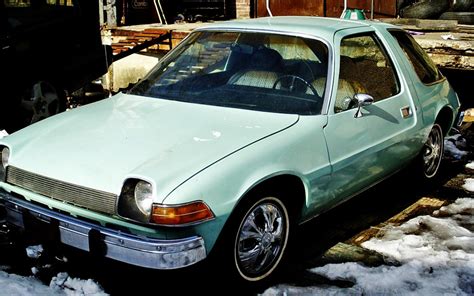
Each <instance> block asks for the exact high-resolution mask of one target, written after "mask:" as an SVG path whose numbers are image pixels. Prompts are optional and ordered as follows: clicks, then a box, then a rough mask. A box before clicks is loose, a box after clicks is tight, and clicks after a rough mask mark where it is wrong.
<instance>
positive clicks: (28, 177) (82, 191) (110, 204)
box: [6, 166, 117, 214]
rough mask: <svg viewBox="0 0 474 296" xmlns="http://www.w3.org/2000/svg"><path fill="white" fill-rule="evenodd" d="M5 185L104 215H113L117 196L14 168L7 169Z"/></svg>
mask: <svg viewBox="0 0 474 296" xmlns="http://www.w3.org/2000/svg"><path fill="white" fill-rule="evenodd" d="M6 181H7V183H9V184H12V185H16V186H18V187H21V188H24V189H27V190H30V191H32V192H35V193H38V194H41V195H44V196H47V197H50V198H54V199H57V200H61V201H65V202H68V203H71V204H73V205H76V206H79V207H83V208H86V209H89V210H93V211H99V212H102V213H106V214H115V210H116V209H115V205H116V200H117V196H116V195H115V194H112V193H108V192H104V191H100V190H95V189H90V188H86V187H82V186H78V185H74V184H71V183H67V182H63V181H59V180H55V179H51V178H48V177H44V176H41V175H38V174H34V173H31V172H28V171H25V170H22V169H19V168H16V167H12V166H8V167H7V179H6Z"/></svg>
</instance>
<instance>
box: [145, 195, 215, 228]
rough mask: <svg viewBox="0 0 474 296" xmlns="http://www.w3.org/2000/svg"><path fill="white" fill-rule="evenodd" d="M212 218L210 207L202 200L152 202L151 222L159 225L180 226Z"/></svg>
mask: <svg viewBox="0 0 474 296" xmlns="http://www.w3.org/2000/svg"><path fill="white" fill-rule="evenodd" d="M213 218H214V214H213V213H212V211H211V209H209V207H208V206H207V205H206V204H205V203H204V202H202V201H196V202H192V203H188V204H181V205H162V204H153V208H152V212H151V222H152V223H155V224H160V225H168V226H182V225H186V224H194V223H197V222H203V221H206V220H210V219H213Z"/></svg>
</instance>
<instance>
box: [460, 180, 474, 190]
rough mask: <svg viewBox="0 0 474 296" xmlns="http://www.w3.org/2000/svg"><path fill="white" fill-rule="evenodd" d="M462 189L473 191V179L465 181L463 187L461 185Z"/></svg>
mask: <svg viewBox="0 0 474 296" xmlns="http://www.w3.org/2000/svg"><path fill="white" fill-rule="evenodd" d="M462 187H463V188H464V189H466V190H469V191H474V179H473V178H467V179H465V180H464V185H462Z"/></svg>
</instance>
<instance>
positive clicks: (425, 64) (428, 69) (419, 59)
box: [390, 30, 443, 84]
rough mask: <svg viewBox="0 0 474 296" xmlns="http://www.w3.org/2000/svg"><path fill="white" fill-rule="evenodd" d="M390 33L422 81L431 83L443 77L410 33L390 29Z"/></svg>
mask: <svg viewBox="0 0 474 296" xmlns="http://www.w3.org/2000/svg"><path fill="white" fill-rule="evenodd" d="M390 34H392V36H393V37H395V39H396V40H397V41H398V44H399V45H400V47H401V48H402V49H403V52H404V53H405V55H406V56H407V57H408V60H409V61H410V62H411V64H412V66H413V68H414V70H415V72H416V75H418V77H419V78H420V80H421V81H422V82H423V83H425V84H431V83H434V82H437V81H439V80H441V79H442V78H443V76H442V75H441V73H440V72H439V71H438V68H437V67H436V65H435V63H434V62H433V61H432V60H431V59H430V57H429V56H428V54H427V53H426V52H425V51H424V50H423V48H421V46H420V45H419V44H418V43H417V42H416V40H415V39H414V38H413V37H412V36H411V35H409V34H408V33H407V32H405V31H401V30H391V31H390Z"/></svg>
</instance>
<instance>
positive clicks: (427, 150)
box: [423, 127, 444, 177]
mask: <svg viewBox="0 0 474 296" xmlns="http://www.w3.org/2000/svg"><path fill="white" fill-rule="evenodd" d="M443 146H444V145H443V135H442V134H441V130H440V129H439V128H437V127H434V128H433V129H432V130H431V132H430V135H429V136H428V140H427V141H426V143H425V147H424V150H423V166H424V168H423V169H424V173H425V175H426V176H427V177H432V176H434V175H435V174H436V172H437V170H438V167H439V164H440V163H441V158H442V156H443V149H444V148H443Z"/></svg>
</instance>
